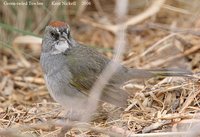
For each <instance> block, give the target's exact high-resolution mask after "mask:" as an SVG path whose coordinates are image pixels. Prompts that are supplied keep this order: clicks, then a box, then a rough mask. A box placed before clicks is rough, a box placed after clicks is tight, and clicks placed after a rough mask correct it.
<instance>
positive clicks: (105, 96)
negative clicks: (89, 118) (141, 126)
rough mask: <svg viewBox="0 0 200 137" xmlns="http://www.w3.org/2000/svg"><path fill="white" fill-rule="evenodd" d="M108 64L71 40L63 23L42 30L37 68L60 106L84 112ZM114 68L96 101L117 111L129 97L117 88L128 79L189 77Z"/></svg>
mask: <svg viewBox="0 0 200 137" xmlns="http://www.w3.org/2000/svg"><path fill="white" fill-rule="evenodd" d="M111 61H112V60H110V59H109V58H107V57H106V56H105V55H103V54H101V53H100V52H98V51H97V50H95V49H94V48H92V47H89V46H87V45H83V44H80V43H79V42H77V41H76V40H74V39H73V37H72V35H71V32H70V26H69V25H68V24H67V23H66V22H63V21H52V22H50V23H49V24H48V25H47V26H46V28H45V32H44V36H43V40H42V52H41V56H40V64H41V68H42V72H43V74H44V79H45V83H46V85H47V89H48V91H49V93H50V95H51V96H52V98H53V99H54V100H55V101H56V102H58V103H59V104H61V105H62V106H64V107H71V108H77V109H80V108H81V109H84V108H85V107H86V106H85V105H86V103H87V99H88V97H89V96H90V90H91V88H92V86H93V84H94V83H95V82H96V81H97V79H98V78H99V76H100V75H101V73H102V71H103V70H104V69H105V67H106V66H107V65H108V63H110V62H111ZM115 63H117V62H115ZM118 66H119V67H118V69H117V71H116V73H115V74H114V75H113V76H112V77H111V78H110V80H109V81H108V82H107V84H106V85H105V87H104V88H103V91H102V93H101V96H100V98H99V100H98V101H102V102H107V103H110V104H112V105H114V106H117V107H121V108H125V107H126V106H127V99H128V98H129V97H130V93H128V92H127V91H125V90H123V89H122V88H121V86H122V85H123V84H124V83H125V82H127V81H129V80H131V79H145V78H152V77H156V76H188V75H190V74H191V72H190V71H186V70H174V69H155V70H153V69H152V70H145V69H134V68H128V67H126V66H123V65H121V64H120V63H118Z"/></svg>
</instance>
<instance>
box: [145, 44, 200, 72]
mask: <svg viewBox="0 0 200 137" xmlns="http://www.w3.org/2000/svg"><path fill="white" fill-rule="evenodd" d="M198 50H200V46H199V45H196V46H193V47H192V48H190V49H188V50H186V51H185V52H184V53H180V54H177V55H175V56H172V57H169V58H167V59H165V60H157V61H154V62H150V63H148V64H147V65H144V66H143V68H151V67H157V66H162V65H164V64H166V63H168V62H170V61H173V60H175V59H179V58H182V57H184V56H188V55H190V54H192V53H195V52H197V51H198Z"/></svg>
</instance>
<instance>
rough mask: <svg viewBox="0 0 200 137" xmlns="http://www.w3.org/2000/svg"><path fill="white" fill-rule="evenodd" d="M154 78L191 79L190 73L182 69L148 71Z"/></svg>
mask: <svg viewBox="0 0 200 137" xmlns="http://www.w3.org/2000/svg"><path fill="white" fill-rule="evenodd" d="M147 71H148V72H150V73H152V74H153V75H154V76H164V77H166V76H172V77H173V76H174V77H191V76H192V74H193V73H192V72H191V71H188V70H184V69H171V68H170V69H149V70H147Z"/></svg>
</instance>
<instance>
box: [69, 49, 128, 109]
mask: <svg viewBox="0 0 200 137" xmlns="http://www.w3.org/2000/svg"><path fill="white" fill-rule="evenodd" d="M66 56H67V64H68V67H69V70H70V72H71V74H72V79H71V81H70V84H71V85H72V86H74V87H76V88H77V89H78V90H79V91H80V92H82V93H83V94H85V95H89V91H90V89H91V88H92V86H93V84H94V83H95V82H96V80H97V79H98V77H99V75H100V74H101V73H102V71H103V69H104V68H105V66H106V65H108V63H109V61H110V60H109V59H108V58H106V57H105V56H103V55H101V54H100V53H99V52H97V51H95V50H93V49H91V48H89V47H85V46H79V47H75V48H73V49H72V50H70V51H68V52H67V53H66ZM115 78H116V77H114V79H111V80H110V82H109V83H108V84H106V86H105V88H104V90H103V92H102V95H101V100H102V101H105V102H109V103H111V104H114V105H116V106H119V107H124V106H125V105H126V101H127V98H128V93H127V92H125V91H122V90H121V89H120V85H119V84H120V83H121V82H119V80H117V79H115Z"/></svg>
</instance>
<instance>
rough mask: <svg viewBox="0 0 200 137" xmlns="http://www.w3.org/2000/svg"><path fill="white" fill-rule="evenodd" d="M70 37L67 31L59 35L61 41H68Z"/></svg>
mask: <svg viewBox="0 0 200 137" xmlns="http://www.w3.org/2000/svg"><path fill="white" fill-rule="evenodd" d="M67 40H68V38H67V34H66V33H63V34H62V35H60V37H59V41H67Z"/></svg>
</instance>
